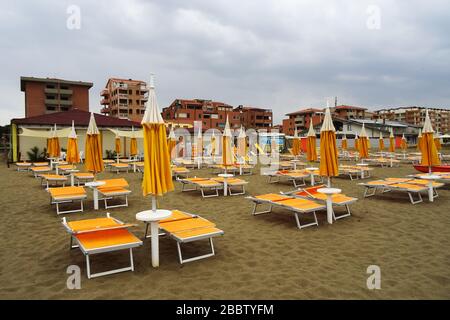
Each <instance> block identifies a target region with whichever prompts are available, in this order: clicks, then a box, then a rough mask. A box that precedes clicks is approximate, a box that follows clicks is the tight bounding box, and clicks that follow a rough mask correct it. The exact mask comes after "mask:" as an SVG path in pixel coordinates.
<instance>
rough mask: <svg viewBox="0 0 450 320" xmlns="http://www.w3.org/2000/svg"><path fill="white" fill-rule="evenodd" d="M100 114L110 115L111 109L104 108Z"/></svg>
mask: <svg viewBox="0 0 450 320" xmlns="http://www.w3.org/2000/svg"><path fill="white" fill-rule="evenodd" d="M100 112H101V113H104V114H107V115H108V114H110V113H111V109H110V108H108V107H104V108H102V109H101V110H100Z"/></svg>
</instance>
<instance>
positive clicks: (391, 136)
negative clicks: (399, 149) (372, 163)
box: [389, 130, 404, 152]
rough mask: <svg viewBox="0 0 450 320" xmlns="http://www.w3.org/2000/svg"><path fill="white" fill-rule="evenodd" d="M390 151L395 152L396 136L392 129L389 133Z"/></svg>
mask: <svg viewBox="0 0 450 320" xmlns="http://www.w3.org/2000/svg"><path fill="white" fill-rule="evenodd" d="M403 137H404V136H403ZM389 152H395V138H394V131H392V130H391V134H390V135H389Z"/></svg>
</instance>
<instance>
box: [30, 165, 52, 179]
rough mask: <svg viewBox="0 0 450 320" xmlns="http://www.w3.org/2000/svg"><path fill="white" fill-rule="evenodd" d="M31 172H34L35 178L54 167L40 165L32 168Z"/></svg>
mask: <svg viewBox="0 0 450 320" xmlns="http://www.w3.org/2000/svg"><path fill="white" fill-rule="evenodd" d="M31 172H32V173H33V175H34V177H35V178H38V177H39V175H41V174H44V173H48V172H52V168H50V167H47V166H38V167H33V168H31Z"/></svg>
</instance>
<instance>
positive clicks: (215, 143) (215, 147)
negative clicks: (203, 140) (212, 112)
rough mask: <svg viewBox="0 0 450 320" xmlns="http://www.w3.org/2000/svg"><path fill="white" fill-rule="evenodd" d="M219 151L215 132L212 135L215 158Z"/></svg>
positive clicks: (212, 153) (212, 150)
mask: <svg viewBox="0 0 450 320" xmlns="http://www.w3.org/2000/svg"><path fill="white" fill-rule="evenodd" d="M218 149H219V148H217V139H216V135H215V134H214V131H213V132H212V135H211V156H215V155H216V154H217V150H218Z"/></svg>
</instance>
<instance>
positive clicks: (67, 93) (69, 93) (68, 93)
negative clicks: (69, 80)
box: [59, 89, 73, 95]
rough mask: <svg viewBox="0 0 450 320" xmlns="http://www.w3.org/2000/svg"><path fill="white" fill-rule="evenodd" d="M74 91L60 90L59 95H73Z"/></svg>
mask: <svg viewBox="0 0 450 320" xmlns="http://www.w3.org/2000/svg"><path fill="white" fill-rule="evenodd" d="M72 93H73V91H72V90H71V89H59V94H66V95H72Z"/></svg>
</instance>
